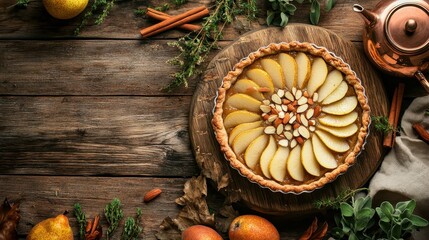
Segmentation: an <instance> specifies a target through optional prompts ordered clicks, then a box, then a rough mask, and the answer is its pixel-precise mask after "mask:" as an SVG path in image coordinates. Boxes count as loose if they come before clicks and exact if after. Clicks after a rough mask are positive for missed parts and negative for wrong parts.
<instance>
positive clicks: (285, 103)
mask: <svg viewBox="0 0 429 240" xmlns="http://www.w3.org/2000/svg"><path fill="white" fill-rule="evenodd" d="M290 102H291V101H290V100H289V99H282V103H283V104H284V105H288V104H289V103H290Z"/></svg>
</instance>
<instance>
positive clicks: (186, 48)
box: [164, 0, 256, 91]
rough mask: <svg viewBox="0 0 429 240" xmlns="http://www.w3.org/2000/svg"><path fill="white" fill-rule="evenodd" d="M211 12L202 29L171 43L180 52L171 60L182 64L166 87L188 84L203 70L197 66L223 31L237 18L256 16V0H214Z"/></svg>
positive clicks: (171, 87) (215, 46)
mask: <svg viewBox="0 0 429 240" xmlns="http://www.w3.org/2000/svg"><path fill="white" fill-rule="evenodd" d="M213 7H214V9H213V10H212V11H211V14H210V15H209V16H208V17H206V18H204V23H203V25H202V29H201V30H200V31H198V32H196V33H192V32H191V33H189V34H187V35H185V36H184V37H182V38H180V39H179V40H177V41H175V42H171V43H169V45H170V46H173V47H177V48H178V49H179V51H180V54H179V55H178V56H176V57H174V58H172V59H170V60H169V61H168V62H169V63H171V64H173V65H176V66H178V67H179V71H178V72H176V73H174V74H173V78H174V79H173V81H172V82H170V83H169V84H168V85H167V86H166V87H165V88H164V90H167V91H171V90H173V89H174V88H176V87H179V86H181V85H184V86H185V87H187V86H188V79H190V78H191V77H193V76H195V75H196V74H198V73H200V71H199V70H198V69H197V67H198V66H199V65H201V64H202V63H203V62H204V61H205V60H206V58H207V56H208V54H209V53H210V51H211V50H213V49H216V48H217V42H218V41H219V40H220V39H222V37H223V34H222V31H223V29H224V27H225V26H226V25H227V24H230V23H231V22H232V21H233V19H234V17H235V16H237V15H239V14H246V15H247V16H248V17H249V18H252V17H254V16H255V15H256V0H247V1H234V0H215V1H214V4H213Z"/></svg>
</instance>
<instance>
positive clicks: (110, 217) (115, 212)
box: [104, 198, 124, 239]
mask: <svg viewBox="0 0 429 240" xmlns="http://www.w3.org/2000/svg"><path fill="white" fill-rule="evenodd" d="M104 216H105V217H106V220H107V223H108V224H109V227H108V229H107V234H106V235H107V239H109V238H110V237H111V236H112V234H113V233H114V232H115V230H116V229H117V228H118V226H119V223H120V221H121V220H122V218H123V217H124V213H123V211H122V205H121V201H120V200H119V199H117V198H115V199H113V200H112V202H110V203H109V204H107V205H106V207H105V209H104Z"/></svg>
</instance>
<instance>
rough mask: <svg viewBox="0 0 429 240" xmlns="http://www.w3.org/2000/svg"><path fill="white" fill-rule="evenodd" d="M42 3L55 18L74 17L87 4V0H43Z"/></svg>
mask: <svg viewBox="0 0 429 240" xmlns="http://www.w3.org/2000/svg"><path fill="white" fill-rule="evenodd" d="M43 5H44V6H45V8H46V11H48V13H49V14H51V16H52V17H54V18H57V19H70V18H74V17H76V16H77V15H79V13H81V12H82V11H83V10H84V9H85V8H86V5H88V0H43Z"/></svg>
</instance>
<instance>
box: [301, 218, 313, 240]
mask: <svg viewBox="0 0 429 240" xmlns="http://www.w3.org/2000/svg"><path fill="white" fill-rule="evenodd" d="M316 230H317V218H314V220H313V222H312V223H311V225H310V226H309V227H308V228H307V230H305V232H304V233H303V234H302V235H301V237H300V238H299V240H309V239H311V236H312V235H313V233H314V231H316Z"/></svg>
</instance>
